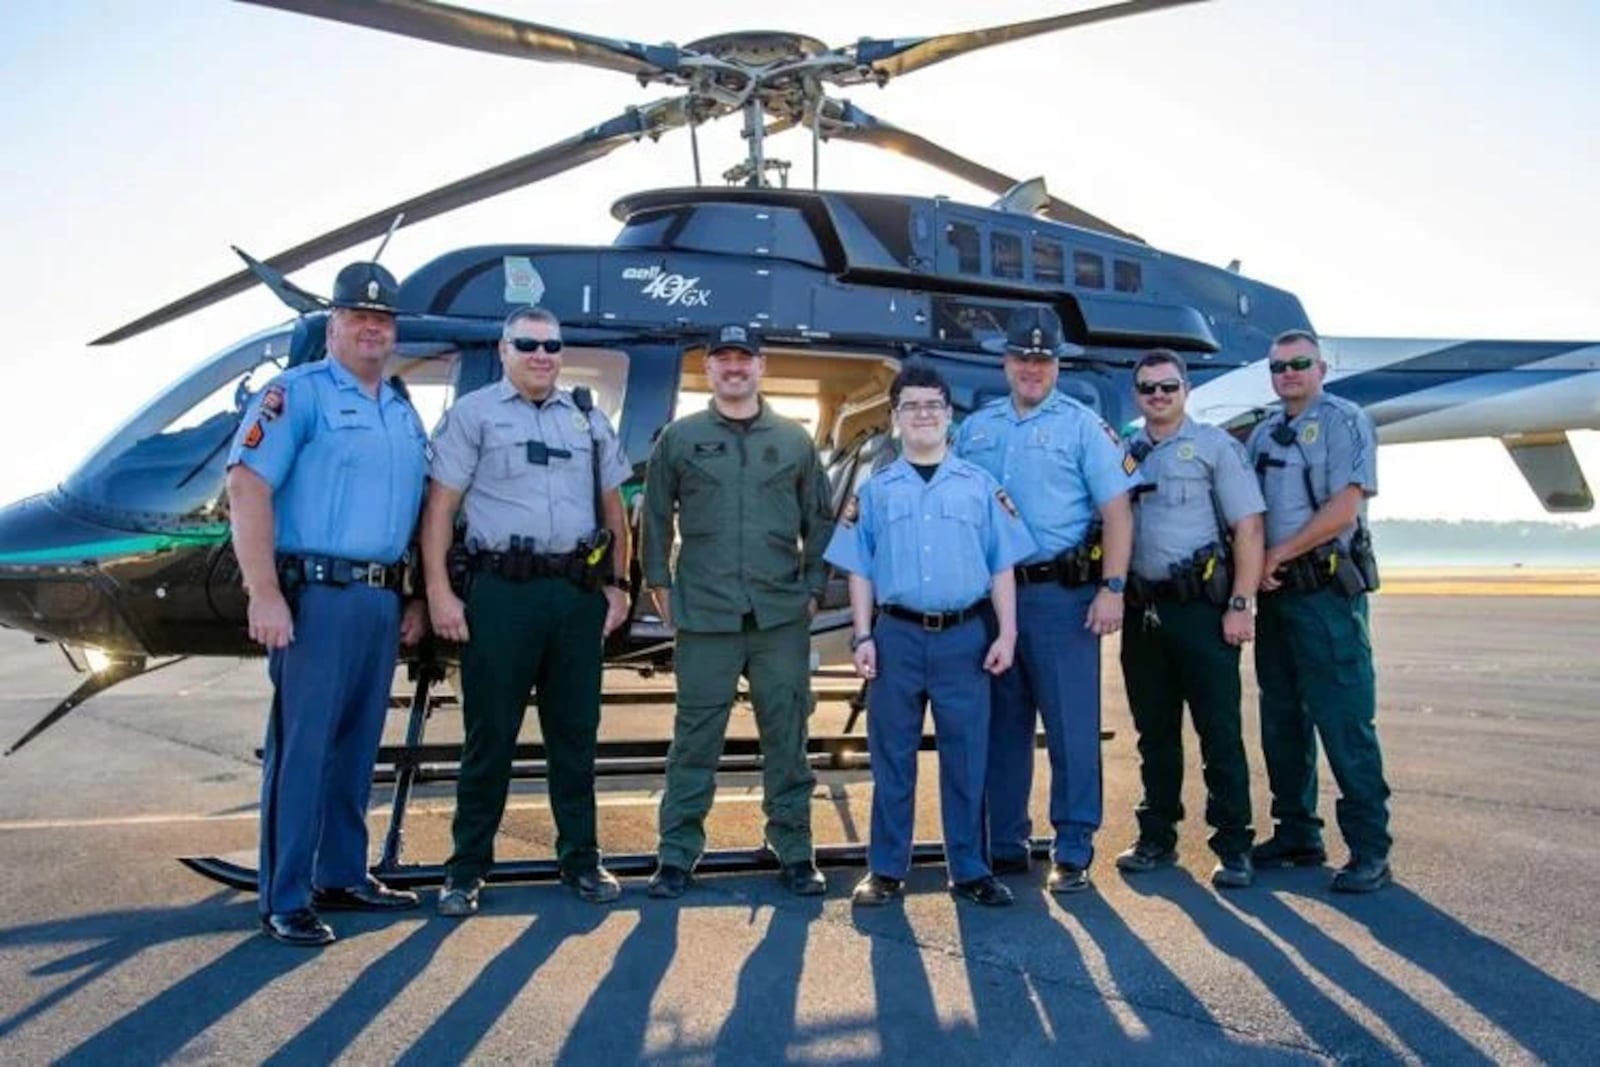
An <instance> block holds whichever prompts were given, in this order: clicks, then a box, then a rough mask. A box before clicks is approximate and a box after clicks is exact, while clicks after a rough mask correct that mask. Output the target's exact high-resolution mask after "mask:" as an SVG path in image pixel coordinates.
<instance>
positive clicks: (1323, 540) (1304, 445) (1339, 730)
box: [1248, 330, 1392, 893]
mask: <svg viewBox="0 0 1600 1067" xmlns="http://www.w3.org/2000/svg"><path fill="white" fill-rule="evenodd" d="M1267 369H1268V372H1269V373H1270V374H1271V376H1272V388H1273V391H1274V392H1275V393H1277V394H1278V397H1279V398H1280V399H1281V400H1282V401H1283V412H1282V414H1281V415H1279V416H1276V417H1273V418H1269V419H1267V420H1266V421H1265V422H1263V423H1261V425H1259V426H1257V427H1256V428H1255V431H1254V432H1253V433H1252V434H1251V436H1250V443H1249V446H1248V451H1249V454H1250V456H1251V459H1252V461H1253V463H1254V465H1255V470H1256V473H1257V476H1258V477H1259V479H1260V481H1261V491H1262V495H1263V496H1264V497H1265V499H1266V504H1267V512H1266V535H1267V536H1266V543H1267V551H1266V559H1265V562H1264V564H1263V568H1262V577H1261V610H1260V614H1259V616H1258V619H1257V627H1258V634H1259V636H1258V638H1257V642H1256V680H1257V682H1258V683H1259V684H1260V688H1261V747H1262V750H1263V753H1264V755H1265V757H1266V764H1267V778H1268V780H1269V782H1270V784H1271V786H1272V817H1273V820H1274V821H1275V823H1276V826H1275V828H1274V831H1273V835H1272V837H1271V839H1270V840H1267V841H1265V842H1263V843H1261V844H1259V845H1257V846H1256V848H1255V852H1254V858H1255V865H1256V867H1258V868H1269V867H1300V866H1317V865H1320V864H1321V863H1323V862H1324V861H1325V860H1326V859H1327V851H1326V849H1325V848H1324V845H1323V839H1322V820H1321V819H1320V818H1319V817H1318V816H1317V742H1318V740H1319V739H1320V741H1321V743H1322V748H1323V750H1324V751H1325V752H1327V754H1328V764H1329V766H1331V767H1332V768H1333V774H1334V778H1335V779H1336V780H1337V781H1338V783H1339V792H1340V797H1339V802H1338V804H1337V805H1336V807H1335V811H1336V813H1337V815H1338V819H1339V829H1340V830H1341V832H1342V833H1343V834H1344V839H1345V844H1346V845H1347V846H1348V847H1349V849H1350V859H1349V862H1348V863H1346V864H1345V866H1344V867H1343V868H1341V869H1340V870H1339V871H1338V872H1337V873H1336V874H1335V875H1334V878H1333V888H1334V889H1335V890H1337V891H1341V892H1351V893H1367V892H1372V891H1373V890H1376V889H1381V888H1383V887H1384V886H1385V885H1387V884H1388V883H1389V881H1390V877H1391V876H1390V870H1389V849H1390V845H1391V843H1392V839H1391V838H1390V836H1389V810H1388V799H1389V786H1388V784H1387V783H1386V782H1385V780H1384V775H1383V756H1382V752H1381V750H1380V748H1379V745H1378V731H1377V724H1376V717H1377V695H1376V691H1375V680H1374V676H1373V667H1372V640H1371V634H1370V631H1369V629H1368V625H1367V597H1366V589H1367V588H1368V586H1369V585H1370V584H1371V583H1370V582H1369V580H1368V579H1367V577H1366V574H1365V573H1363V572H1364V570H1365V568H1362V567H1359V566H1357V563H1356V560H1357V559H1358V558H1359V556H1360V552H1361V549H1362V548H1363V547H1364V546H1361V545H1360V544H1358V541H1359V540H1360V538H1359V537H1358V531H1360V530H1361V528H1362V527H1361V524H1362V522H1363V521H1364V519H1363V516H1364V512H1365V509H1366V501H1367V498H1368V497H1370V496H1373V495H1375V494H1376V493H1377V491H1378V478H1377V450H1378V449H1377V433H1376V431H1375V430H1374V428H1373V425H1372V420H1371V419H1370V418H1368V417H1367V415H1366V413H1365V412H1363V411H1362V410H1361V409H1360V408H1359V407H1358V406H1356V405H1355V404H1352V403H1350V402H1349V401H1347V400H1344V399H1341V398H1339V397H1335V396H1331V395H1329V394H1328V393H1326V392H1324V391H1323V379H1324V377H1325V376H1326V375H1327V372H1328V366H1327V363H1326V362H1324V360H1323V358H1322V350H1321V347H1320V346H1319V344H1318V342H1317V339H1316V337H1315V336H1314V335H1313V334H1311V333H1308V332H1306V331H1302V330H1292V331H1290V332H1288V333H1284V334H1281V335H1280V336H1278V337H1277V338H1276V339H1275V340H1274V341H1273V342H1272V347H1271V349H1270V350H1269V351H1268V353H1267ZM1374 576H1375V575H1374Z"/></svg>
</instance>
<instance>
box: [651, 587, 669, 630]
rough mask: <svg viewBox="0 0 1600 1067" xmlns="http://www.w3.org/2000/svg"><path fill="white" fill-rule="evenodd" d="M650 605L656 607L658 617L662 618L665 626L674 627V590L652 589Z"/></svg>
mask: <svg viewBox="0 0 1600 1067" xmlns="http://www.w3.org/2000/svg"><path fill="white" fill-rule="evenodd" d="M650 603H651V604H654V605H655V609H656V615H657V616H659V617H660V619H661V623H662V625H664V626H668V627H670V626H671V625H672V589H671V588H670V587H669V588H664V589H663V588H660V587H658V586H654V585H652V586H651V587H650Z"/></svg>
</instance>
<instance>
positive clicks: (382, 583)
mask: <svg viewBox="0 0 1600 1067" xmlns="http://www.w3.org/2000/svg"><path fill="white" fill-rule="evenodd" d="M388 571H389V568H388V567H385V566H384V565H383V564H381V563H369V564H367V578H366V584H367V585H368V587H370V588H372V589H383V588H386V587H387V586H388V584H389V583H388V577H389V574H388Z"/></svg>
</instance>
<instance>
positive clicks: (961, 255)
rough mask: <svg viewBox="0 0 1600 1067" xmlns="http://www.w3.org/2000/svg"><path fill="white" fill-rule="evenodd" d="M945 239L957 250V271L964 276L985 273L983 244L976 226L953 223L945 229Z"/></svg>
mask: <svg viewBox="0 0 1600 1067" xmlns="http://www.w3.org/2000/svg"><path fill="white" fill-rule="evenodd" d="M944 239H945V241H946V242H948V243H949V245H950V247H951V248H954V249H955V250H956V270H958V271H960V272H961V273H962V274H981V273H982V272H983V242H982V241H980V240H979V239H978V228H977V227H976V226H969V225H967V224H966V223H964V222H952V223H951V224H950V225H949V226H947V227H946V228H945V231H944Z"/></svg>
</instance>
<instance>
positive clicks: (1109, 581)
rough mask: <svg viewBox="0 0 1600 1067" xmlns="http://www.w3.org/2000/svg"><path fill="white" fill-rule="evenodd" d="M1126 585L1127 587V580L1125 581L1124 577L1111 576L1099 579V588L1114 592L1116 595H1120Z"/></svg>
mask: <svg viewBox="0 0 1600 1067" xmlns="http://www.w3.org/2000/svg"><path fill="white" fill-rule="evenodd" d="M1127 587H1128V581H1127V579H1126V578H1121V577H1112V578H1102V579H1100V588H1101V589H1104V590H1105V591H1106V592H1108V593H1115V594H1117V595H1118V596H1121V595H1122V591H1123V590H1124V589H1126V588H1127Z"/></svg>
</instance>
